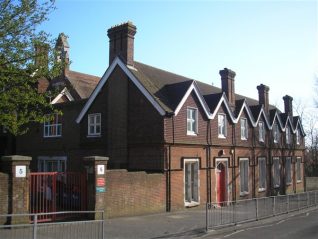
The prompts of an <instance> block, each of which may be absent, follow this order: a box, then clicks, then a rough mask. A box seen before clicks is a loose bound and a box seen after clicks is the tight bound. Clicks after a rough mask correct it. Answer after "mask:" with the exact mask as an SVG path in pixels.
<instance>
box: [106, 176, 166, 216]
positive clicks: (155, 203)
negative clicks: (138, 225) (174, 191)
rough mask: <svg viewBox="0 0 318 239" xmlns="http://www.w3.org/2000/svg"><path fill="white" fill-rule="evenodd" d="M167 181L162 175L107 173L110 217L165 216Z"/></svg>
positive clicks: (107, 207)
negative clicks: (159, 214) (160, 214)
mask: <svg viewBox="0 0 318 239" xmlns="http://www.w3.org/2000/svg"><path fill="white" fill-rule="evenodd" d="M164 179H165V177H164V174H161V173H152V174H149V173H146V172H127V170H107V171H106V196H105V199H106V200H105V204H106V205H105V207H106V217H108V218H111V217H120V216H131V215H143V214H150V213H158V212H165V207H166V205H165V188H166V187H165V180H164Z"/></svg>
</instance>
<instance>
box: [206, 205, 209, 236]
mask: <svg viewBox="0 0 318 239" xmlns="http://www.w3.org/2000/svg"><path fill="white" fill-rule="evenodd" d="M208 208H209V203H206V204H205V231H206V232H207V231H208V228H209V227H208Z"/></svg>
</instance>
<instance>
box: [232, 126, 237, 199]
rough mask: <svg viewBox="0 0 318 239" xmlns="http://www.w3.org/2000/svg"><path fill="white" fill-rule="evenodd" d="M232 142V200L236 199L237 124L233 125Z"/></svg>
mask: <svg viewBox="0 0 318 239" xmlns="http://www.w3.org/2000/svg"><path fill="white" fill-rule="evenodd" d="M232 144H233V146H234V147H233V154H232V160H233V165H232V200H233V201H236V176H235V169H236V153H235V149H236V133H235V124H233V126H232Z"/></svg>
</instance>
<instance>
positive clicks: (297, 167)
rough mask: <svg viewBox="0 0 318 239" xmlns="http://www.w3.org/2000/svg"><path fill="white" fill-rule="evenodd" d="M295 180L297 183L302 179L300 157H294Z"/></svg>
mask: <svg viewBox="0 0 318 239" xmlns="http://www.w3.org/2000/svg"><path fill="white" fill-rule="evenodd" d="M296 181H297V183H300V182H302V179H301V157H296Z"/></svg>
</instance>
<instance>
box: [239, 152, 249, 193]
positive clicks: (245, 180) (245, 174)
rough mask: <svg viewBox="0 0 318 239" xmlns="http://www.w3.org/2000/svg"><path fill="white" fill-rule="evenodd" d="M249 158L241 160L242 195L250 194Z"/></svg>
mask: <svg viewBox="0 0 318 239" xmlns="http://www.w3.org/2000/svg"><path fill="white" fill-rule="evenodd" d="M248 167H249V166H248V158H240V195H241V196H244V195H247V194H248Z"/></svg>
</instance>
